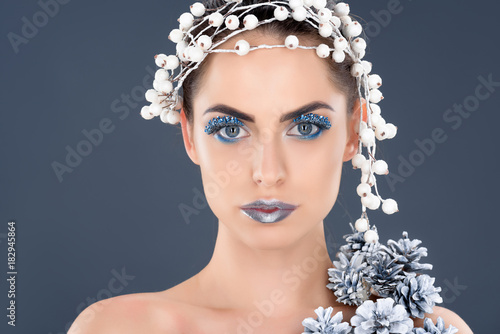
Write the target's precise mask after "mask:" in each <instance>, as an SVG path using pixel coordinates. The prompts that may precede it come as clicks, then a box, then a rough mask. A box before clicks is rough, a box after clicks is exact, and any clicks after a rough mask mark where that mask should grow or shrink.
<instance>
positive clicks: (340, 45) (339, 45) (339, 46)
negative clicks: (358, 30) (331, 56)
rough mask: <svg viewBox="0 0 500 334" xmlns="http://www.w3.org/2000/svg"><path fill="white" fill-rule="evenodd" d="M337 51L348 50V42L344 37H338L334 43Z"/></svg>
mask: <svg viewBox="0 0 500 334" xmlns="http://www.w3.org/2000/svg"><path fill="white" fill-rule="evenodd" d="M333 47H334V48H335V50H338V51H344V50H345V48H347V40H346V39H345V38H344V37H337V38H335V39H334V41H333Z"/></svg>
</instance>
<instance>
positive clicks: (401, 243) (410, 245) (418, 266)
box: [387, 231, 432, 272]
mask: <svg viewBox="0 0 500 334" xmlns="http://www.w3.org/2000/svg"><path fill="white" fill-rule="evenodd" d="M420 243H422V241H420V240H418V239H413V240H410V239H409V238H408V232H406V231H404V232H403V238H402V239H399V240H398V241H397V242H396V241H394V240H389V241H387V245H388V246H389V247H390V250H389V252H390V253H391V255H392V256H393V257H394V258H395V259H396V262H397V263H399V264H404V267H403V270H404V271H406V272H419V271H421V270H430V269H432V264H428V263H419V261H420V259H421V258H422V257H424V256H427V248H425V247H418V245H420Z"/></svg>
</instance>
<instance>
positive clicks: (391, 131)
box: [385, 123, 398, 139]
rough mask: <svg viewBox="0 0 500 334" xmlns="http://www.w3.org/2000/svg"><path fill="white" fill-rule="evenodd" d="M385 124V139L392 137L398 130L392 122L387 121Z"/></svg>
mask: <svg viewBox="0 0 500 334" xmlns="http://www.w3.org/2000/svg"><path fill="white" fill-rule="evenodd" d="M385 126H386V131H387V139H392V138H394V137H395V136H396V133H397V132H398V127H397V126H395V125H394V124H392V123H387V124H386V125H385Z"/></svg>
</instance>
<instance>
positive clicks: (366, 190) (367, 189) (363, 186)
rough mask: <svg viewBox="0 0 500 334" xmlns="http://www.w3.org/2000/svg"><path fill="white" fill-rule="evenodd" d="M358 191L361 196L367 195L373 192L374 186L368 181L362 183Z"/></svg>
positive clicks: (357, 188)
mask: <svg viewBox="0 0 500 334" xmlns="http://www.w3.org/2000/svg"><path fill="white" fill-rule="evenodd" d="M356 192H357V193H358V196H359V197H365V196H368V194H370V193H371V192H372V187H370V185H369V184H368V183H360V184H359V185H358V186H357V187H356Z"/></svg>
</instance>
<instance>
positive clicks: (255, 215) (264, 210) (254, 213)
mask: <svg viewBox="0 0 500 334" xmlns="http://www.w3.org/2000/svg"><path fill="white" fill-rule="evenodd" d="M296 208H297V206H296V205H293V204H288V203H285V202H281V201H279V200H277V199H272V200H265V199H259V200H256V201H254V202H252V203H248V204H246V205H243V206H241V207H240V209H241V211H242V212H243V213H244V214H245V215H246V216H248V217H250V218H252V219H253V220H256V221H258V222H260V223H276V222H279V221H280V220H283V219H285V218H286V217H288V216H289V215H290V214H291V213H292V212H293V211H294V210H295V209H296Z"/></svg>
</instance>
